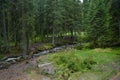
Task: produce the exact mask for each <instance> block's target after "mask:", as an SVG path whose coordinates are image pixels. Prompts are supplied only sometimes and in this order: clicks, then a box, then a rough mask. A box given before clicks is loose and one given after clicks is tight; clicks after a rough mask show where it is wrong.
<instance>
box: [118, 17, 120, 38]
mask: <svg viewBox="0 0 120 80" xmlns="http://www.w3.org/2000/svg"><path fill="white" fill-rule="evenodd" d="M118 26H119V40H120V19H118Z"/></svg>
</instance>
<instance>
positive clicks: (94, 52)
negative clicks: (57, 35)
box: [50, 48, 120, 80]
mask: <svg viewBox="0 0 120 80" xmlns="http://www.w3.org/2000/svg"><path fill="white" fill-rule="evenodd" d="M119 54H120V48H106V49H101V48H96V49H85V50H76V49H69V50H65V51H63V52H58V53H57V54H53V55H50V61H52V62H53V63H54V65H55V66H56V67H57V69H58V70H57V71H56V75H57V80H59V79H60V80H67V79H69V78H70V77H71V76H73V75H75V74H76V73H80V74H81V73H83V74H84V73H88V72H89V73H92V75H94V73H95V75H96V73H98V75H100V76H102V77H103V76H104V71H102V68H101V65H104V64H108V63H111V62H113V61H115V60H117V59H118V57H119ZM96 67H97V68H96ZM103 67H104V66H103ZM106 67H107V68H108V69H109V68H110V67H109V66H106ZM109 72H110V71H109ZM109 72H108V73H109ZM113 72H115V70H113ZM110 73H111V72H110ZM111 74H112V73H111ZM111 74H108V75H111ZM85 75H87V74H85ZM95 75H94V76H95ZM105 75H107V74H106V73H105ZM79 77H80V76H79ZM97 77H98V76H97ZM104 77H105V76H104ZM107 77H108V76H107ZM85 80H86V79H85ZM96 80H102V78H101V79H100V78H99V79H96Z"/></svg>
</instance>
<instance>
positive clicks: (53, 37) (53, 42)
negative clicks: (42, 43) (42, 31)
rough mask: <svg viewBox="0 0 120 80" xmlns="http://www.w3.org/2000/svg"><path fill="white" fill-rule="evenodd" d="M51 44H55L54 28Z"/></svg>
mask: <svg viewBox="0 0 120 80" xmlns="http://www.w3.org/2000/svg"><path fill="white" fill-rule="evenodd" d="M52 44H53V45H54V44H55V31H54V27H53V33H52Z"/></svg>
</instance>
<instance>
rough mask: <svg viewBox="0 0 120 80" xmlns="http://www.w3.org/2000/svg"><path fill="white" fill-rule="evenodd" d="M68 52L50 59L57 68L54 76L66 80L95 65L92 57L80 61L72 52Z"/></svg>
mask: <svg viewBox="0 0 120 80" xmlns="http://www.w3.org/2000/svg"><path fill="white" fill-rule="evenodd" d="M69 52H70V51H69ZM69 52H67V51H65V52H64V53H62V54H54V55H53V56H52V58H51V60H52V61H53V63H54V64H55V66H56V67H57V72H56V74H57V75H58V76H59V77H60V78H62V79H63V80H67V78H68V77H69V76H70V75H72V74H73V73H76V72H84V71H86V70H91V69H92V65H94V64H96V62H95V61H94V60H93V58H92V57H88V58H85V59H82V58H80V57H78V56H77V55H76V54H75V53H74V50H71V52H70V53H69Z"/></svg>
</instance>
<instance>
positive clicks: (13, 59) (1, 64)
mask: <svg viewBox="0 0 120 80" xmlns="http://www.w3.org/2000/svg"><path fill="white" fill-rule="evenodd" d="M75 45H76V44H72V45H63V46H58V47H55V48H53V49H49V50H44V51H37V52H34V53H33V54H32V56H31V58H36V57H39V56H41V55H45V54H49V53H54V52H57V51H60V50H64V49H68V48H72V47H74V46H75ZM27 56H29V55H27ZM24 60H25V59H24V57H23V56H22V55H20V56H10V57H4V58H3V59H1V60H0V69H7V68H9V67H10V66H11V65H12V64H16V63H19V62H21V61H24ZM26 60H29V59H28V58H27V59H26Z"/></svg>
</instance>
